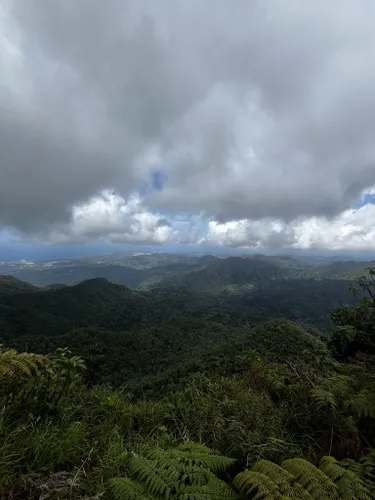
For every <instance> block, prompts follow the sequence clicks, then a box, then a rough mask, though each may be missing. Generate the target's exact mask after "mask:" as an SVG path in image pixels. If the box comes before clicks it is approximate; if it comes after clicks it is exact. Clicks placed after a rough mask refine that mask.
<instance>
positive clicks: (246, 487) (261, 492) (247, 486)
mask: <svg viewBox="0 0 375 500" xmlns="http://www.w3.org/2000/svg"><path fill="white" fill-rule="evenodd" d="M233 485H234V487H235V488H236V489H237V490H238V491H239V492H240V493H241V494H242V495H244V496H245V498H254V499H256V500H281V499H282V496H283V495H282V494H281V492H280V490H279V488H278V486H277V484H276V483H275V482H274V481H272V479H271V478H269V477H268V476H267V475H266V474H262V473H260V472H253V471H250V470H245V471H243V472H240V473H239V474H237V476H236V477H235V478H234V481H233Z"/></svg>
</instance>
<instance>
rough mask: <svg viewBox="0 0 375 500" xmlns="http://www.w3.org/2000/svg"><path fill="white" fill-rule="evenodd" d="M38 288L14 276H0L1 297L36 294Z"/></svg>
mask: <svg viewBox="0 0 375 500" xmlns="http://www.w3.org/2000/svg"><path fill="white" fill-rule="evenodd" d="M36 290H37V288H36V287H35V286H33V285H31V284H30V283H26V282H25V281H21V280H18V279H17V278H14V276H8V275H1V274H0V297H1V296H5V295H12V294H16V293H21V292H34V291H36Z"/></svg>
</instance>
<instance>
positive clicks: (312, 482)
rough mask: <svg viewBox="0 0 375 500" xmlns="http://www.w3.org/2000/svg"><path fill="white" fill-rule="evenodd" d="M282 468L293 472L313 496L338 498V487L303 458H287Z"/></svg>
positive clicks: (333, 499)
mask: <svg viewBox="0 0 375 500" xmlns="http://www.w3.org/2000/svg"><path fill="white" fill-rule="evenodd" d="M281 466H282V468H283V469H285V470H286V471H288V472H289V473H290V474H292V475H293V476H294V477H295V478H296V480H297V481H298V482H299V483H300V484H301V485H302V486H303V487H304V488H305V489H306V490H307V491H308V493H310V495H311V496H312V497H313V498H319V499H322V500H323V499H329V500H336V499H338V498H339V496H338V487H337V486H336V485H335V483H334V482H333V481H332V480H331V479H330V478H329V477H328V476H326V474H324V472H323V471H322V470H320V469H318V468H317V467H315V466H314V465H313V464H312V463H310V462H308V461H307V460H303V459H302V458H292V459H289V460H285V461H284V462H283V463H282V464H281Z"/></svg>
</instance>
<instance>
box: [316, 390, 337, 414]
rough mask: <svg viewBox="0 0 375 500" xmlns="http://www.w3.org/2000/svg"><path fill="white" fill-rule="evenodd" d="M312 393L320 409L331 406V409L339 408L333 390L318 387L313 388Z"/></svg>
mask: <svg viewBox="0 0 375 500" xmlns="http://www.w3.org/2000/svg"><path fill="white" fill-rule="evenodd" d="M310 394H311V397H312V398H313V400H314V403H315V405H316V407H317V408H318V409H319V410H321V409H323V408H330V409H331V410H335V409H336V408H337V401H336V399H335V396H334V395H333V393H332V392H331V391H328V390H325V389H321V388H318V389H312V390H311V392H310Z"/></svg>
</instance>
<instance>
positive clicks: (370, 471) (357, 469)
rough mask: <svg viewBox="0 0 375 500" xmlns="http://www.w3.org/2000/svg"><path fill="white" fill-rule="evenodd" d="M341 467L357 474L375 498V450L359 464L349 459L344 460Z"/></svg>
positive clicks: (361, 459) (362, 458)
mask: <svg viewBox="0 0 375 500" xmlns="http://www.w3.org/2000/svg"><path fill="white" fill-rule="evenodd" d="M340 465H341V466H342V467H344V468H345V469H347V470H349V471H351V472H353V473H354V474H356V475H357V477H359V478H360V479H361V480H362V481H363V482H364V483H365V484H366V486H367V487H368V489H369V490H370V491H371V492H372V495H373V496H372V498H375V450H370V451H369V453H368V454H367V455H365V456H364V457H361V458H360V460H359V461H358V462H356V461H355V460H352V459H350V458H347V459H345V460H342V461H341V462H340Z"/></svg>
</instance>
